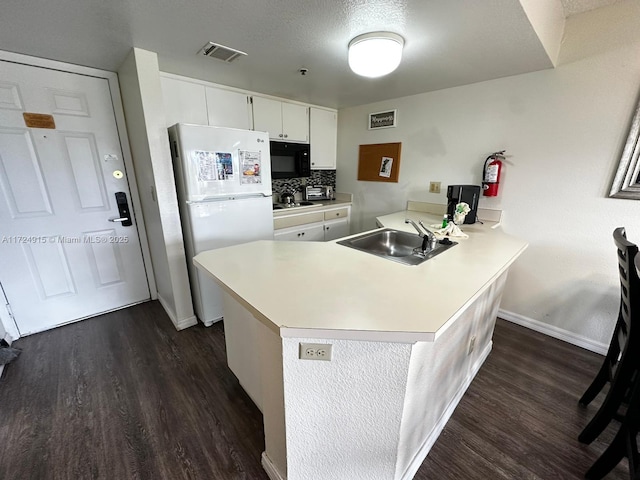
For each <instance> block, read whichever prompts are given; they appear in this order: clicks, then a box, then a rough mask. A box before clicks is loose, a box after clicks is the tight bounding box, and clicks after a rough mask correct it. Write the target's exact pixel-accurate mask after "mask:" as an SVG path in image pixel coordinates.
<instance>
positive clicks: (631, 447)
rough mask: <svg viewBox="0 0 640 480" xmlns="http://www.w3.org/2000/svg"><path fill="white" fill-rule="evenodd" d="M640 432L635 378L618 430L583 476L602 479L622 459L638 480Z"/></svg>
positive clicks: (634, 304) (638, 265)
mask: <svg viewBox="0 0 640 480" xmlns="http://www.w3.org/2000/svg"><path fill="white" fill-rule="evenodd" d="M634 263H635V268H634V270H635V272H636V277H638V276H640V255H636V257H635V260H634ZM639 297H640V292H637V291H636V293H635V294H634V298H632V299H631V301H630V302H629V303H630V306H631V312H630V315H631V316H633V315H636V316H637V315H638V308H639V307H638V305H640V298H639ZM639 432H640V377H638V376H636V378H635V379H634V382H633V389H632V393H631V397H630V399H629V405H628V407H627V412H626V413H625V415H624V417H622V421H621V424H620V430H618V433H617V434H616V436H615V437H614V439H613V441H612V442H611V444H610V445H609V446H608V447H607V449H606V450H605V451H604V453H603V454H602V455H601V456H600V458H598V460H596V462H595V463H594V464H593V465H592V466H591V468H590V469H589V470H588V471H587V473H586V474H585V478H588V479H589V480H599V479H601V478H604V476H605V475H606V474H608V473H609V472H610V471H611V470H613V468H614V467H615V466H616V465H617V464H618V463H619V462H620V461H621V460H622V459H623V458H624V457H627V459H628V461H629V478H630V479H631V480H638V479H640V452H638V433H639Z"/></svg>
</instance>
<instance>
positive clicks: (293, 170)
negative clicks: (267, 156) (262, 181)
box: [270, 142, 311, 178]
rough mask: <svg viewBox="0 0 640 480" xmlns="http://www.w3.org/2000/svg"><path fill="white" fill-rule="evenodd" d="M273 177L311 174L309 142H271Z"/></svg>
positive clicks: (295, 176)
mask: <svg viewBox="0 0 640 480" xmlns="http://www.w3.org/2000/svg"><path fill="white" fill-rule="evenodd" d="M270 150H271V178H297V177H309V176H310V175H311V154H310V152H309V144H307V143H290V142H271V143H270Z"/></svg>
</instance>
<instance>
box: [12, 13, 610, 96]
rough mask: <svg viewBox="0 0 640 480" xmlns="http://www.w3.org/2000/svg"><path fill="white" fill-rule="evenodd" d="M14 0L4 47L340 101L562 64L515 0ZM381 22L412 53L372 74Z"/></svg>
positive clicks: (99, 65)
mask: <svg viewBox="0 0 640 480" xmlns="http://www.w3.org/2000/svg"><path fill="white" fill-rule="evenodd" d="M564 1H565V3H567V4H572V3H577V2H576V1H575V0H573V1H572V0H564ZM593 1H594V0H588V1H587V3H592V2H593ZM600 1H604V0H600ZM580 3H585V2H580ZM2 4H3V5H2V14H1V15H0V48H2V49H4V50H8V51H14V52H18V53H24V54H28V55H34V56H38V57H43V58H51V59H55V60H60V61H65V62H69V63H75V64H80V65H86V66H92V67H96V68H102V69H106V70H112V71H116V70H117V69H118V68H119V66H120V65H121V64H122V62H123V61H124V59H125V57H126V55H127V54H128V52H129V51H130V49H131V47H132V46H136V47H140V48H144V49H147V50H151V51H154V52H157V53H158V56H159V59H160V67H161V69H162V70H164V71H168V72H171V73H177V74H182V75H187V76H191V77H195V78H200V79H203V80H209V81H212V82H216V83H220V84H223V85H230V86H235V87H238V88H243V89H247V90H252V91H256V92H261V93H266V94H271V95H276V96H281V97H285V98H291V99H295V100H300V101H304V102H309V103H314V104H318V105H325V106H330V107H338V108H339V107H346V106H352V105H359V104H364V103H370V102H374V101H378V100H384V99H388V98H396V97H401V96H405V95H412V94H415V93H421V92H426V91H432V90H438V89H442V88H447V87H452V86H457V85H465V84H469V83H474V82H479V81H483V80H489V79H493V78H499V77H504V76H509V75H515V74H519V73H524V72H529V71H535V70H540V69H545V68H551V67H552V64H551V62H550V60H549V58H548V56H547V55H546V53H545V50H544V48H543V47H542V45H541V43H540V41H539V39H538V37H537V36H536V34H535V32H534V30H533V28H532V27H531V24H530V23H529V21H528V19H527V16H526V15H525V13H524V11H523V9H522V7H521V5H520V3H519V2H518V1H515V0H491V1H486V0H483V1H478V0H235V1H220V0H189V1H185V0H50V1H49V2H43V1H42V0H3V1H2ZM567 8H569V7H567ZM375 30H387V31H392V32H395V33H398V34H400V35H402V36H403V37H404V38H405V41H406V43H405V49H404V58H403V61H402V63H401V65H400V67H399V68H398V70H397V71H396V72H394V73H393V74H391V75H389V76H387V77H383V78H379V79H365V78H362V77H358V76H356V75H355V74H353V73H352V72H351V71H350V70H349V69H348V66H347V45H348V43H349V40H351V39H352V38H353V37H355V36H356V35H359V34H361V33H365V32H369V31H375ZM208 41H214V42H217V43H221V44H223V45H227V46H229V47H232V48H236V49H239V50H243V51H245V52H247V53H248V56H247V57H244V58H241V59H240V60H238V61H237V62H234V63H231V64H225V63H222V62H219V61H215V60H212V59H209V58H204V57H198V56H197V55H196V53H197V52H198V50H199V49H200V47H202V46H203V45H204V44H205V43H206V42H208ZM302 67H305V68H307V69H309V73H308V74H307V75H306V76H304V77H303V76H300V75H299V74H298V70H299V69H300V68H302Z"/></svg>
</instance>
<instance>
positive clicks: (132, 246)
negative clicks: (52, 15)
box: [0, 61, 150, 335]
mask: <svg viewBox="0 0 640 480" xmlns="http://www.w3.org/2000/svg"><path fill="white" fill-rule="evenodd" d="M109 88H110V86H109V82H108V81H107V80H106V79H104V78H97V77H92V76H87V75H80V74H76V73H69V72H62V71H58V70H52V69H47V68H41V67H35V66H29V65H22V64H18V63H12V62H7V61H0V282H1V283H2V286H3V288H4V291H5V293H6V296H7V299H8V301H9V303H10V308H11V310H12V312H13V317H14V319H15V322H16V325H17V327H18V329H19V331H20V334H21V335H27V334H31V333H35V332H39V331H42V330H46V329H49V328H53V327H56V326H59V325H63V324H65V323H69V322H73V321H76V320H79V319H83V318H86V317H90V316H94V315H97V314H99V313H102V312H106V311H109V310H114V309H117V308H121V307H123V306H126V305H130V304H134V303H138V302H141V301H144V300H147V299H149V297H150V294H149V286H148V283H147V277H146V272H145V268H144V263H143V260H142V251H141V247H140V241H139V239H138V231H137V226H136V219H135V215H134V212H133V208H132V203H131V195H130V192H129V185H128V181H127V172H126V171H125V165H124V162H123V157H122V150H121V146H120V139H119V135H118V131H117V126H116V121H115V114H114V109H113V105H112V99H111V94H110V90H109ZM128 173H129V174H130V175H133V172H128ZM132 179H133V177H132Z"/></svg>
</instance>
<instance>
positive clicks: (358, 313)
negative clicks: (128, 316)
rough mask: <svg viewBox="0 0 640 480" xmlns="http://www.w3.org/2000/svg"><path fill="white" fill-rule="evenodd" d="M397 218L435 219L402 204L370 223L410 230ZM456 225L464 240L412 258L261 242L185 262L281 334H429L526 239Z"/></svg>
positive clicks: (415, 337)
mask: <svg viewBox="0 0 640 480" xmlns="http://www.w3.org/2000/svg"><path fill="white" fill-rule="evenodd" d="M336 206H339V205H336ZM313 208H326V206H324V205H323V206H322V207H313ZM300 211H302V209H300ZM304 211H308V210H306V209H305V210H304ZM288 212H290V211H289V210H287V211H285V213H288ZM278 213H280V212H278ZM405 218H411V219H412V220H415V221H417V220H422V221H423V222H424V223H425V224H426V225H430V224H436V223H440V222H441V220H442V216H438V215H432V214H428V213H420V212H414V211H407V212H398V213H396V214H392V215H385V216H383V217H379V218H378V221H379V223H380V224H382V225H383V226H385V227H391V228H395V229H398V230H405V231H409V232H412V231H414V230H413V228H412V227H411V226H410V225H406V224H405V223H404V219H405ZM462 229H463V231H464V232H465V233H468V234H469V238H468V239H454V240H456V241H458V242H459V245H456V246H455V247H453V248H451V249H449V250H447V251H446V252H443V253H442V254H440V255H438V256H436V257H434V258H432V259H430V260H428V261H426V262H424V263H422V264H421V265H418V266H406V265H402V264H400V263H397V262H393V261H390V260H387V259H384V258H379V257H376V256H374V255H371V254H368V253H364V252H360V251H357V250H354V249H352V248H348V247H345V246H342V245H338V244H336V243H335V241H334V242H326V243H325V242H284V241H278V242H276V241H267V240H263V241H258V242H251V243H246V244H242V245H236V246H231V247H227V248H221V249H218V250H210V251H207V252H203V253H200V254H199V255H197V256H196V257H195V258H194V263H195V264H196V266H198V267H199V268H201V269H203V271H204V272H206V273H208V274H209V275H210V276H212V277H213V278H214V279H216V280H217V281H218V283H220V285H221V286H222V287H223V288H224V289H225V290H226V291H227V292H229V293H230V294H231V295H232V296H233V297H234V298H236V299H237V300H239V301H240V302H241V303H242V304H243V305H244V306H245V307H246V308H247V309H248V310H249V311H251V312H252V313H253V314H254V315H255V317H256V318H257V319H258V320H259V321H261V322H262V323H263V324H265V325H266V326H267V327H269V328H270V329H272V330H273V331H275V332H276V333H278V334H279V335H280V336H282V337H308V338H332V339H346V340H372V341H376V340H378V341H387V342H415V341H434V340H435V339H436V338H437V337H438V335H439V333H441V332H442V331H444V330H445V329H446V326H447V325H448V324H450V323H451V322H453V321H454V320H455V319H456V318H457V317H458V315H459V314H461V313H462V312H463V311H464V310H465V308H466V307H467V306H468V305H469V304H470V303H471V302H472V301H473V300H474V299H475V298H477V297H478V296H479V295H480V294H481V293H482V292H483V291H485V289H486V288H488V287H489V286H490V285H491V284H492V282H493V281H495V279H496V278H497V277H498V276H499V275H500V274H502V273H503V272H504V271H505V270H506V269H508V268H509V266H510V265H511V263H512V262H513V261H515V260H516V258H517V257H518V256H519V255H520V254H521V253H522V252H523V251H524V250H525V248H526V247H527V243H526V242H524V241H522V240H519V239H517V238H515V237H513V236H511V235H507V234H505V233H504V232H502V230H501V229H500V228H499V226H498V225H497V224H496V222H485V224H484V225H483V224H479V223H476V224H474V225H464V226H463V227H462ZM358 235H359V234H358ZM354 236H357V235H354Z"/></svg>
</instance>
